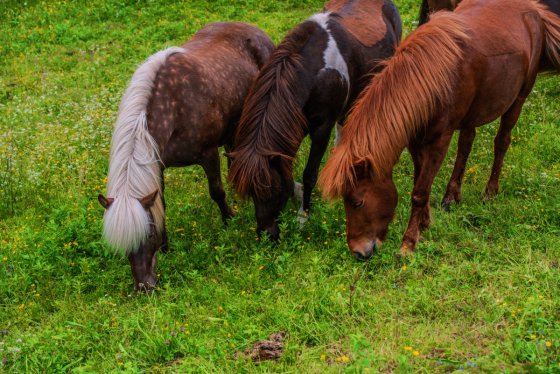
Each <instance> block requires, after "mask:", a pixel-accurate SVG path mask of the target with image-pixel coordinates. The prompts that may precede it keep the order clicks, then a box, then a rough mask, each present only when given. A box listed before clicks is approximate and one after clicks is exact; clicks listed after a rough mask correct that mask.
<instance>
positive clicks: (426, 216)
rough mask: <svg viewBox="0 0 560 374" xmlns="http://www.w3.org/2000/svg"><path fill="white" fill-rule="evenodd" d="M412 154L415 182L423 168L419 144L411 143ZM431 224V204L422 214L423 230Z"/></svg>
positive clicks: (409, 148) (409, 147)
mask: <svg viewBox="0 0 560 374" xmlns="http://www.w3.org/2000/svg"><path fill="white" fill-rule="evenodd" d="M408 150H409V152H410V155H411V156H412V162H413V164H414V184H415V185H416V181H417V180H418V177H419V176H420V170H422V155H423V154H422V152H420V151H419V150H420V147H419V145H418V144H411V145H409V146H408ZM429 225H430V206H429V205H428V206H427V207H426V209H424V211H423V212H422V213H421V214H420V229H421V230H423V229H425V228H428V226H429Z"/></svg>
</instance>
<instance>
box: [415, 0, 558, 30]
mask: <svg viewBox="0 0 560 374" xmlns="http://www.w3.org/2000/svg"><path fill="white" fill-rule="evenodd" d="M460 2H461V0H422V4H421V5H420V18H419V22H418V25H419V26H421V25H423V24H424V23H426V22H428V18H429V17H430V13H433V12H437V11H439V10H453V9H455V8H456V7H457V5H459V3H460ZM540 2H541V3H543V4H544V5H546V6H547V7H548V9H549V10H550V11H552V12H554V13H556V14H558V15H560V1H559V0H540Z"/></svg>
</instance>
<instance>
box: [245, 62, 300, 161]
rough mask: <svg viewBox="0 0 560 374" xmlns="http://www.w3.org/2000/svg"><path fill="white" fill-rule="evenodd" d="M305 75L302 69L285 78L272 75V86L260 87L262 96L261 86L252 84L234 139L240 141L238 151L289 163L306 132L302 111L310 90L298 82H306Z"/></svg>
mask: <svg viewBox="0 0 560 374" xmlns="http://www.w3.org/2000/svg"><path fill="white" fill-rule="evenodd" d="M303 64H305V62H304V63H303ZM308 75H310V73H309V72H307V71H306V69H305V65H303V66H299V68H298V69H292V70H290V71H288V72H287V73H286V74H275V76H274V82H268V84H267V87H264V89H265V90H266V91H267V92H266V93H265V94H261V92H259V91H260V89H262V88H263V87H260V86H259V84H260V83H261V82H259V80H257V81H256V82H255V84H254V86H253V92H252V94H250V96H249V98H248V104H246V108H245V109H246V110H244V112H243V114H242V117H241V123H240V128H239V130H238V132H237V136H236V138H237V140H241V142H240V143H239V148H252V151H255V152H257V153H258V154H262V155H265V156H280V157H281V158H283V159H288V160H290V161H291V160H292V159H293V158H294V157H295V155H296V153H297V151H298V149H299V146H300V145H301V143H302V141H303V139H304V137H305V135H306V132H307V124H308V119H307V117H306V116H305V113H304V110H303V108H304V106H305V104H306V102H307V101H308V98H309V95H310V92H311V87H310V85H306V84H303V85H302V84H301V82H302V81H309V79H307V78H308V77H307V76H308ZM247 109H248V110H247ZM243 143H244V144H243Z"/></svg>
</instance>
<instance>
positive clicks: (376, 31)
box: [324, 0, 402, 47]
mask: <svg viewBox="0 0 560 374" xmlns="http://www.w3.org/2000/svg"><path fill="white" fill-rule="evenodd" d="M324 10H325V11H327V12H333V13H336V14H337V15H338V16H340V23H341V24H342V25H343V26H344V28H345V29H346V30H347V31H348V32H349V33H351V34H352V35H353V36H354V38H356V40H358V41H359V42H360V43H361V44H363V45H364V46H366V47H371V46H373V45H375V44H377V43H379V42H380V41H381V40H383V39H384V38H385V36H386V34H387V33H388V32H396V33H397V34H398V38H399V39H400V36H401V32H402V30H401V25H400V17H399V14H398V11H397V9H396V7H395V6H394V4H393V3H392V2H391V1H390V0H356V1H348V0H331V1H329V2H328V3H327V4H326V5H325V8H324ZM390 29H393V30H390ZM397 29H398V30H397Z"/></svg>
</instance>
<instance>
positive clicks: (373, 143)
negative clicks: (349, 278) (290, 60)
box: [320, 0, 560, 259]
mask: <svg viewBox="0 0 560 374" xmlns="http://www.w3.org/2000/svg"><path fill="white" fill-rule="evenodd" d="M544 54H547V56H548V58H549V60H550V61H551V62H552V63H554V66H555V67H556V68H557V69H558V68H560V18H559V17H558V16H556V15H555V14H554V13H552V12H550V11H548V10H546V7H545V6H544V5H542V4H540V3H537V2H535V1H530V0H493V1H486V0H464V1H463V2H462V4H461V6H460V7H459V8H458V9H457V10H456V11H455V12H453V13H451V12H440V13H437V14H436V15H433V16H432V20H431V21H430V22H428V23H426V24H425V25H424V26H422V27H420V28H418V29H417V30H416V31H415V32H414V33H412V35H411V36H410V37H408V38H407V39H406V41H404V42H403V43H402V44H401V46H400V47H399V48H398V49H397V51H396V53H395V56H394V57H393V58H392V59H391V60H389V61H387V62H386V64H385V69H384V70H383V71H382V72H381V73H380V74H378V75H377V76H375V77H374V78H373V79H372V81H371V83H370V84H369V85H368V87H367V88H366V89H365V90H364V92H363V94H362V95H361V97H360V98H359V99H358V100H357V103H356V106H355V107H354V109H353V110H352V112H351V113H350V115H349V116H348V120H347V121H346V124H345V126H344V128H343V130H342V137H341V141H340V143H339V145H338V146H337V147H336V148H335V149H334V151H333V154H332V155H331V157H330V159H329V160H328V162H327V164H326V166H325V169H324V170H323V173H322V174H321V178H320V183H321V186H322V188H323V192H324V195H325V196H326V197H328V198H335V197H339V196H343V197H344V207H345V210H346V217H347V233H346V234H347V241H348V246H349V247H350V249H351V250H352V252H353V253H354V254H355V255H356V257H358V258H362V259H365V258H369V257H370V256H371V255H372V253H373V251H374V249H375V248H376V247H379V246H380V245H381V244H382V242H383V240H384V239H385V237H386V234H387V229H388V225H389V223H390V221H391V220H392V218H393V215H394V212H395V207H396V204H397V190H396V188H395V185H394V183H393V180H392V172H393V168H394V165H395V164H396V162H397V161H398V159H399V156H400V154H401V153H402V151H403V149H404V148H405V147H408V149H409V151H410V154H411V155H412V159H413V162H414V189H413V191H412V211H411V217H410V221H409V224H408V228H407V230H406V232H405V234H404V238H403V242H402V246H401V253H403V254H406V253H409V252H411V251H413V250H414V248H415V246H416V243H417V241H418V240H419V237H420V231H421V230H422V229H425V228H427V227H428V225H429V223H430V205H429V197H430V192H431V186H432V183H433V180H434V178H435V175H436V173H437V172H438V170H439V168H440V166H441V163H442V160H443V159H444V157H445V154H446V152H447V149H448V147H449V143H450V141H451V138H452V135H453V132H454V130H461V131H465V130H466V131H472V129H474V128H475V127H477V126H480V125H483V124H485V123H488V122H491V121H493V120H495V119H496V118H498V117H500V116H501V123H500V128H499V130H498V134H497V136H496V139H495V142H494V165H493V167H492V173H491V176H490V180H489V181H488V184H487V186H486V194H487V195H494V194H495V193H497V191H498V179H499V175H500V170H501V168H502V162H503V158H504V155H505V153H506V150H507V148H508V146H509V144H510V141H511V130H512V128H513V126H514V125H515V123H516V122H517V119H518V117H519V114H520V113H521V108H522V106H523V104H524V102H525V99H526V98H527V96H528V95H529V93H530V92H531V89H532V87H533V85H534V83H535V79H536V77H537V73H538V71H539V64H540V62H541V59H542V58H543V55H544Z"/></svg>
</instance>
